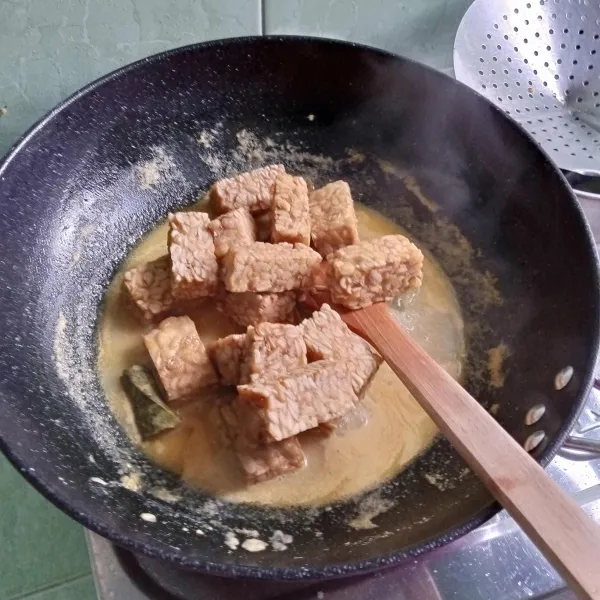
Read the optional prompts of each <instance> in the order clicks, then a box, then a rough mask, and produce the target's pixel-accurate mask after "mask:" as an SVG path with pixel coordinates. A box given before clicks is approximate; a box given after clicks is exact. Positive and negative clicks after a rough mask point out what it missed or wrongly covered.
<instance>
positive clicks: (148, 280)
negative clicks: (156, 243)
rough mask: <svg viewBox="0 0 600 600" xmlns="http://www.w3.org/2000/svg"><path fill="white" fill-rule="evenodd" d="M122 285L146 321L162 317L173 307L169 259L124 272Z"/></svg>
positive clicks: (160, 259)
mask: <svg viewBox="0 0 600 600" xmlns="http://www.w3.org/2000/svg"><path fill="white" fill-rule="evenodd" d="M123 285H124V286H125V289H126V290H127V292H128V293H129V296H130V297H131V299H132V300H133V302H134V303H135V305H136V306H137V307H138V309H139V310H140V312H141V315H142V317H143V318H144V319H145V320H146V321H153V320H155V319H156V318H157V317H160V316H161V315H164V314H165V313H166V312H168V311H169V310H170V309H171V308H172V306H173V294H172V293H171V259H170V258H169V257H168V256H163V257H161V258H158V259H157V260H153V261H152V262H149V263H146V264H143V265H140V266H139V267H134V268H133V269H129V270H128V271H126V272H125V276H124V279H123Z"/></svg>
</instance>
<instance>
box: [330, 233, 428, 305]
mask: <svg viewBox="0 0 600 600" xmlns="http://www.w3.org/2000/svg"><path fill="white" fill-rule="evenodd" d="M327 262H328V265H329V266H328V270H327V279H328V283H329V287H330V290H331V299H332V301H333V302H334V303H336V304H341V305H342V306H346V307H347V308H351V309H357V308H362V307H365V306H370V305H371V304H373V303H375V302H383V301H384V300H390V299H391V298H395V297H396V296H400V295H401V294H403V293H404V292H406V291H407V290H409V289H411V288H413V289H416V288H419V287H420V286H421V282H422V279H423V253H422V252H421V251H420V250H419V249H418V248H417V247H416V246H415V245H414V244H413V243H411V242H410V241H409V240H408V239H407V238H405V237H404V236H402V235H386V236H383V237H381V238H378V239H375V240H372V241H369V242H360V243H358V244H354V245H352V246H347V247H345V248H340V249H339V250H337V251H336V252H334V253H333V254H332V255H330V256H329V257H328V260H327Z"/></svg>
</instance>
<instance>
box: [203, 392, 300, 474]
mask: <svg viewBox="0 0 600 600" xmlns="http://www.w3.org/2000/svg"><path fill="white" fill-rule="evenodd" d="M244 408H245V407H244V406H242V405H241V404H240V403H239V402H238V401H237V399H236V400H233V401H226V402H221V404H220V405H218V406H216V407H215V409H216V410H217V411H218V415H216V416H217V423H216V424H215V426H216V427H217V428H218V429H219V430H221V432H222V436H223V437H224V440H225V443H226V444H227V445H230V446H231V447H232V448H233V449H234V450H235V452H236V454H237V456H238V459H239V461H240V466H241V468H242V471H243V472H244V475H245V477H246V481H247V482H248V483H250V484H253V483H258V482H260V481H266V480H268V479H273V478H274V477H278V476H279V475H283V474H285V473H290V472H293V471H297V470H299V469H301V468H302V467H304V466H305V465H306V456H305V455H304V452H303V451H302V447H301V446H300V442H299V440H298V438H296V437H292V438H288V439H286V440H282V441H279V442H273V443H271V444H256V443H255V441H253V438H256V435H252V433H251V432H252V431H254V429H253V424H252V421H255V420H256V413H255V411H254V410H252V409H250V410H244Z"/></svg>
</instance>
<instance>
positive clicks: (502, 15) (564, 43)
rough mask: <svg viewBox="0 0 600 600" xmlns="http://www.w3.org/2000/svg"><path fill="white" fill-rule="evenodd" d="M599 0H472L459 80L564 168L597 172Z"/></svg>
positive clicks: (458, 51)
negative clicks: (495, 106)
mask: <svg viewBox="0 0 600 600" xmlns="http://www.w3.org/2000/svg"><path fill="white" fill-rule="evenodd" d="M599 56H600V2H599V1H598V0H596V1H595V2H592V1H591V0H532V1H531V2H525V1H523V0H520V1H519V0H475V2H474V3H473V4H472V5H471V7H470V8H469V9H468V11H467V12H466V14H465V16H464V18H463V20H462V22H461V24H460V26H459V28H458V32H457V35H456V40H455V45H454V69H455V73H456V77H457V79H459V80H460V81H462V82H463V83H466V84H467V85H469V86H470V87H472V88H473V89H475V90H477V91H478V92H479V93H481V94H483V95H484V96H486V97H487V98H488V99H489V100H491V101H492V102H494V103H495V104H497V105H498V106H500V107H502V108H503V109H504V110H505V111H506V112H507V113H508V114H509V115H510V116H511V117H513V118H514V119H516V120H517V121H519V123H520V124H521V125H523V126H524V127H525V128H526V129H527V130H528V131H529V132H530V133H531V135H533V136H534V137H535V139H536V140H537V141H538V142H539V143H540V144H541V145H542V146H543V147H544V150H546V152H548V154H550V156H551V157H552V158H553V159H554V161H555V162H556V163H557V165H558V166H559V167H561V168H562V169H567V170H570V171H575V172H577V173H581V174H584V175H600V61H599V60H598V57H599Z"/></svg>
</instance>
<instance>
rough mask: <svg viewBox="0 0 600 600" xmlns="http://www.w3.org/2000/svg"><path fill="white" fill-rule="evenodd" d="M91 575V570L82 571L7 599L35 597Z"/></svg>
mask: <svg viewBox="0 0 600 600" xmlns="http://www.w3.org/2000/svg"><path fill="white" fill-rule="evenodd" d="M91 575H92V572H91V571H88V572H87V573H81V574H80V575H74V576H73V577H69V578H67V579H63V580H62V581H56V582H54V583H49V584H47V585H44V586H42V587H39V588H38V589H37V590H31V591H30V592H25V593H23V594H17V595H16V596H10V597H9V598H7V599H6V600H25V599H26V598H35V597H36V596H38V595H39V594H43V593H44V592H47V591H49V590H53V589H57V588H60V587H62V586H64V585H67V584H69V583H73V582H74V581H79V580H80V579H85V578H86V577H90V576H91Z"/></svg>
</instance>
